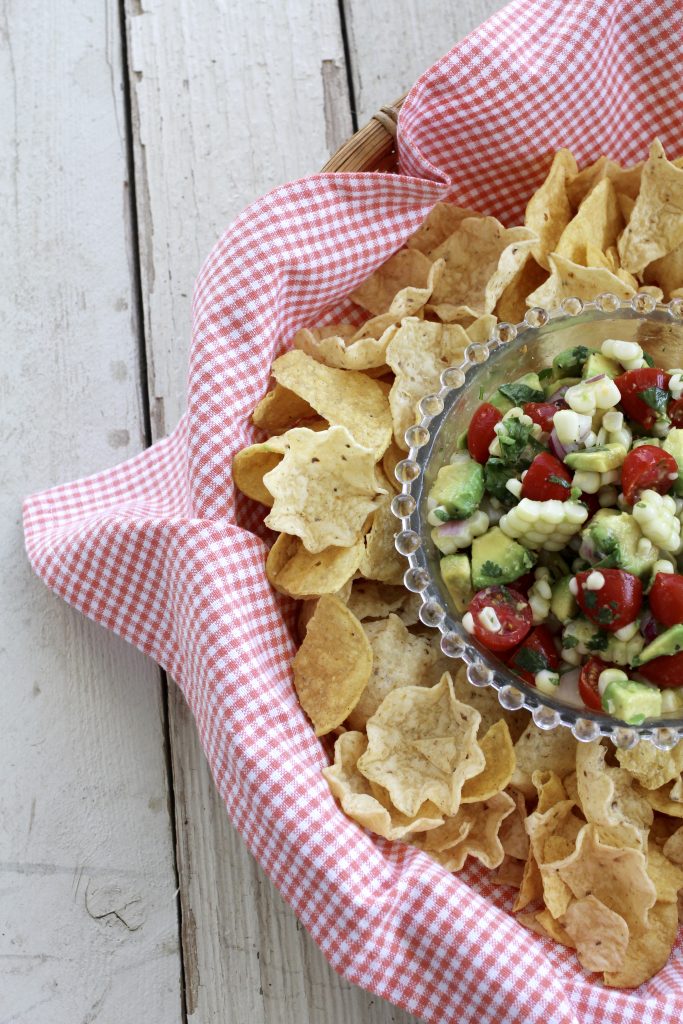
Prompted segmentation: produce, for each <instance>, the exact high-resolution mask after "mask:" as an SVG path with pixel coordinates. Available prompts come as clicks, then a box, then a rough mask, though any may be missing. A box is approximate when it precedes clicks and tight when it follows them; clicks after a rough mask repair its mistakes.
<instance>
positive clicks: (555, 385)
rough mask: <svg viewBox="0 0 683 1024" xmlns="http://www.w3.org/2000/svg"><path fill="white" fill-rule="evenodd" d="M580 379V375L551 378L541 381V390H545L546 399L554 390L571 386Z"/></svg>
mask: <svg viewBox="0 0 683 1024" xmlns="http://www.w3.org/2000/svg"><path fill="white" fill-rule="evenodd" d="M580 381H581V378H580V377H560V379H559V380H551V381H544V382H543V390H544V392H545V397H546V399H548V398H551V397H552V395H554V394H555V392H556V391H559V390H560V388H573V387H574V385H575V384H578V383H579V382H580Z"/></svg>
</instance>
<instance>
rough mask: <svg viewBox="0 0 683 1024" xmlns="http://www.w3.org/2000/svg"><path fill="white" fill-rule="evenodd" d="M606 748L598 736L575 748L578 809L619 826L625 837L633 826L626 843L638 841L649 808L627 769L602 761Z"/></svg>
mask: <svg viewBox="0 0 683 1024" xmlns="http://www.w3.org/2000/svg"><path fill="white" fill-rule="evenodd" d="M606 752H607V751H606V749H605V747H604V746H603V745H602V744H601V742H600V741H599V740H594V741H593V742H592V743H581V744H579V746H578V748H577V751H576V783H577V789H578V794H579V801H580V803H581V809H582V810H583V813H584V814H585V816H586V820H587V821H591V822H594V823H595V824H596V825H605V826H617V827H621V828H622V834H623V836H624V837H626V836H627V835H628V830H629V828H630V829H632V830H633V835H632V838H631V841H630V842H629V843H628V845H629V846H631V845H640V840H641V839H642V838H643V837H644V835H645V833H646V831H647V830H648V829H649V827H650V825H651V824H652V808H651V807H650V805H649V804H648V802H647V800H644V799H643V797H642V796H640V794H639V793H638V792H636V790H635V789H634V785H633V779H632V777H631V776H630V775H629V774H628V772H627V771H625V770H624V769H623V768H611V767H609V766H608V765H606V764H605V754H606ZM612 834H613V835H614V834H615V833H614V832H613V833H612ZM603 838H604V836H603Z"/></svg>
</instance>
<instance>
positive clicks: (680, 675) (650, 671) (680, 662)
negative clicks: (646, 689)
mask: <svg viewBox="0 0 683 1024" xmlns="http://www.w3.org/2000/svg"><path fill="white" fill-rule="evenodd" d="M638 672H639V673H640V675H641V676H645V678H646V679H647V680H648V681H649V682H651V683H656V685H657V686H663V687H664V688H665V689H667V688H668V687H673V686H683V651H679V653H678V654H664V655H662V657H661V658H653V659H652V661H647V662H646V663H645V664H644V665H641V666H640V667H639V668H638Z"/></svg>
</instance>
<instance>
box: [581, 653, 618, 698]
mask: <svg viewBox="0 0 683 1024" xmlns="http://www.w3.org/2000/svg"><path fill="white" fill-rule="evenodd" d="M611 667H612V666H611V665H607V664H606V663H605V662H604V661H602V660H601V659H600V658H596V657H592V658H589V659H588V661H587V662H585V664H583V665H582V666H581V674H580V675H579V696H580V697H581V700H582V701H583V703H584V704H585V705H586V707H587V708H590V709H591V711H602V701H601V700H600V691H599V689H598V683H599V681H600V673H601V672H604V671H605V669H606V668H611Z"/></svg>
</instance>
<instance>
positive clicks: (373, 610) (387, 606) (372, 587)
mask: <svg viewBox="0 0 683 1024" xmlns="http://www.w3.org/2000/svg"><path fill="white" fill-rule="evenodd" d="M415 596H416V595H414V594H411V593H410V591H409V590H406V588H405V587H403V586H400V587H399V586H392V584H390V583H378V582H377V580H364V579H355V580H354V581H353V585H352V587H351V595H350V597H349V601H348V605H349V608H350V609H351V611H352V612H353V614H354V615H355V616H356V618H357V619H359V620H360V621H361V622H363V621H365V620H366V619H386V617H387V615H389V614H390V613H391V612H397V613H400V612H401V611H402V610H403V608H404V607H405V605H406V604H407V603H408V601H409V600H410V599H411V598H414V597H415ZM419 601H420V599H419V597H418V602H419ZM420 603H421V602H420ZM399 618H401V616H400V614H399Z"/></svg>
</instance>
